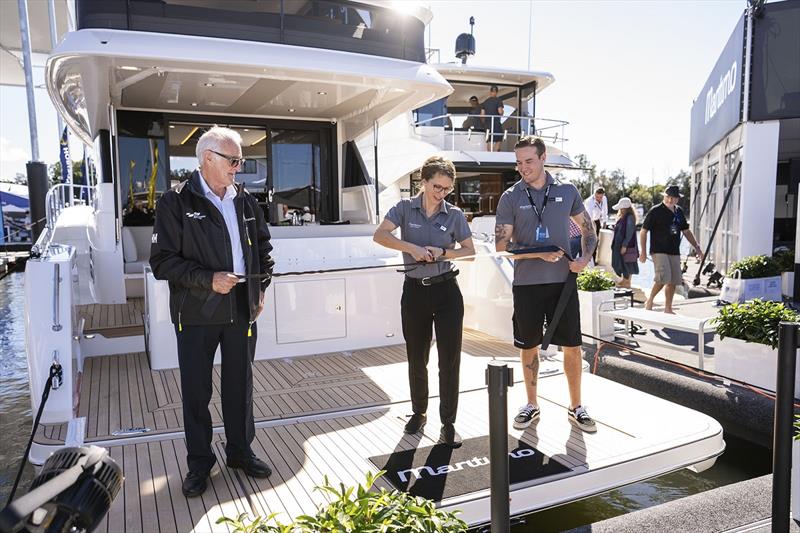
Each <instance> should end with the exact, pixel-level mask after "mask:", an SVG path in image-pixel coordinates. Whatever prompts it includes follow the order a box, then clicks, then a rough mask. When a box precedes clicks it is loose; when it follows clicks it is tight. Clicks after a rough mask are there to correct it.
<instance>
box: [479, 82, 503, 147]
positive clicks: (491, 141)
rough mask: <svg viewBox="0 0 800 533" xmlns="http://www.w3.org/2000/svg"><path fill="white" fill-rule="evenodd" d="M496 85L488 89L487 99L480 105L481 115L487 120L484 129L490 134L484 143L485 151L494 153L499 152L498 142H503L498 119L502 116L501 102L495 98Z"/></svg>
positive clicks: (501, 126) (501, 128)
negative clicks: (486, 117)
mask: <svg viewBox="0 0 800 533" xmlns="http://www.w3.org/2000/svg"><path fill="white" fill-rule="evenodd" d="M497 91H498V89H497V85H492V86H491V87H490V88H489V98H487V99H486V100H484V101H483V104H481V108H482V109H481V115H486V116H488V117H491V118H489V119H488V120H487V121H486V129H487V130H488V131H489V132H490V133H489V137H488V139H487V141H486V149H487V150H490V151H494V152H499V151H500V142H501V141H502V140H503V125H502V124H501V123H500V117H502V116H503V111H504V109H503V101H502V100H500V98H498V97H497Z"/></svg>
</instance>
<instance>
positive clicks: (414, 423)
mask: <svg viewBox="0 0 800 533" xmlns="http://www.w3.org/2000/svg"><path fill="white" fill-rule="evenodd" d="M427 420H428V416H427V415H426V414H425V413H414V414H413V415H411V418H409V420H408V422H406V427H405V428H404V429H403V431H405V432H406V433H408V434H409V435H413V434H414V433H419V430H420V429H422V428H423V427H425V422H427Z"/></svg>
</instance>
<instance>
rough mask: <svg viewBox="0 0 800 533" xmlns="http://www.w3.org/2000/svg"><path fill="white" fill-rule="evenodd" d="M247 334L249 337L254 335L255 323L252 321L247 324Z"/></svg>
mask: <svg viewBox="0 0 800 533" xmlns="http://www.w3.org/2000/svg"><path fill="white" fill-rule="evenodd" d="M247 336H248V337H252V336H253V323H252V322H251V323H250V325H249V326H247Z"/></svg>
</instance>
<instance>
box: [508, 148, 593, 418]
mask: <svg viewBox="0 0 800 533" xmlns="http://www.w3.org/2000/svg"><path fill="white" fill-rule="evenodd" d="M514 152H515V154H516V158H517V170H518V171H519V173H520V176H522V179H521V180H520V181H518V182H517V183H515V184H514V185H513V186H512V187H511V188H509V189H508V190H507V191H505V192H504V193H503V195H502V196H501V197H500V202H499V203H498V205H497V225H496V227H495V248H496V249H497V251H499V252H502V251H506V250H513V249H524V248H535V247H540V246H542V247H544V246H547V247H557V249H558V251H555V252H549V251H548V252H534V253H520V254H517V255H515V256H514V259H515V261H514V283H513V293H514V317H513V327H514V346H516V347H517V348H520V349H521V353H520V357H521V359H522V367H523V368H522V371H523V374H524V377H525V388H526V392H527V395H528V403H527V404H526V405H524V406H523V407H522V408H520V410H519V413H518V414H517V415H516V417H515V418H514V427H515V428H517V429H524V428H527V427H528V426H529V425H530V424H531V422H532V421H534V420H536V419H537V418H538V417H539V413H540V410H539V405H538V401H537V391H536V389H537V385H538V380H539V345H540V344H541V343H542V339H543V329H544V323H545V319H547V321H548V322H551V321H552V318H553V316H554V313H555V308H556V306H557V304H558V301H559V299H560V297H561V294H562V292H563V291H565V290H566V291H568V292H567V294H569V298H568V300H567V302H566V307H565V308H564V311H563V314H562V315H561V318H560V320H559V321H558V323H557V324H554V328H555V331H554V333H553V337H552V344H555V345H559V346H562V347H563V350H564V374H565V375H566V377H567V384H568V386H569V399H570V405H569V410H568V418H569V421H570V422H572V424H574V425H575V426H577V427H578V428H580V429H581V430H583V431H587V432H594V431H596V427H595V423H594V420H592V418H591V417H590V416H589V414H588V413H587V412H586V409H585V408H584V407H583V406H582V405H581V372H582V366H583V364H582V357H581V345H582V339H581V325H580V310H579V305H578V293H577V289H576V287H575V286H574V284H575V277H574V276H570V275H569V274H570V272H580V271H581V270H583V269H584V268H586V265H587V263H588V262H589V259H591V257H592V252H594V249H595V247H596V246H597V234H596V233H595V231H594V224H593V223H592V219H591V217H590V216H589V214H588V213H587V212H586V208H585V207H584V205H583V200H582V198H581V196H580V194H578V190H577V189H576V188H575V186H574V185H572V184H565V183H556V182H555V180H554V179H553V177H552V176H551V175H550V174H549V173H548V172H547V171H545V169H544V162H545V159H546V157H547V155H546V153H545V145H544V142H543V141H542V140H541V139H538V138H535V137H531V136H527V137H523V138H521V139H520V140H519V142H517V144H516V146H515V147H514ZM570 219H571V220H572V221H574V222H575V223H576V224H577V225H578V226H579V227H580V229H581V245H582V253H581V257H580V259H577V260H574V261H570V260H568V258H567V257H565V255H564V252H563V251H562V250H569V223H570ZM567 283H570V284H572V285H573V286H572V287H567V286H566V284H567Z"/></svg>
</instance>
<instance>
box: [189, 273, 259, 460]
mask: <svg viewBox="0 0 800 533" xmlns="http://www.w3.org/2000/svg"><path fill="white" fill-rule="evenodd" d="M234 291H235V295H236V298H235V299H236V304H235V306H236V314H235V316H236V318H235V319H234V321H233V323H231V324H226V325H209V326H187V325H183V326H182V331H178V326H175V335H176V336H177V338H178V364H179V365H180V371H181V394H182V400H183V428H184V432H185V434H186V450H187V452H188V453H187V457H186V462H187V463H188V467H189V470H193V471H196V472H205V471H208V470H210V469H211V467H212V466H214V463H215V462H216V458H215V456H214V452H213V451H212V450H211V436H212V428H211V413H210V412H209V410H208V404H209V402H210V400H211V392H212V381H211V376H212V372H213V365H214V353H215V352H216V350H217V346H220V347H221V351H222V364H221V370H222V383H221V390H220V393H221V394H220V395H221V397H222V418H223V421H224V423H225V440H226V444H225V455H226V456H228V457H239V458H242V457H247V456H249V455H250V454H251V453H252V452H251V449H250V443H251V442H253V438H254V437H255V426H254V424H253V369H252V362H253V358H254V357H255V349H256V325H255V324H253V326H252V329H251V333H252V335H251V336H249V337H248V334H247V330H248V327H249V326H250V324H249V316H250V315H249V311H248V304H247V287H246V286H245V285H244V284H240V285H237V286H236V288H235V289H234ZM223 305H224V304H223Z"/></svg>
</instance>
